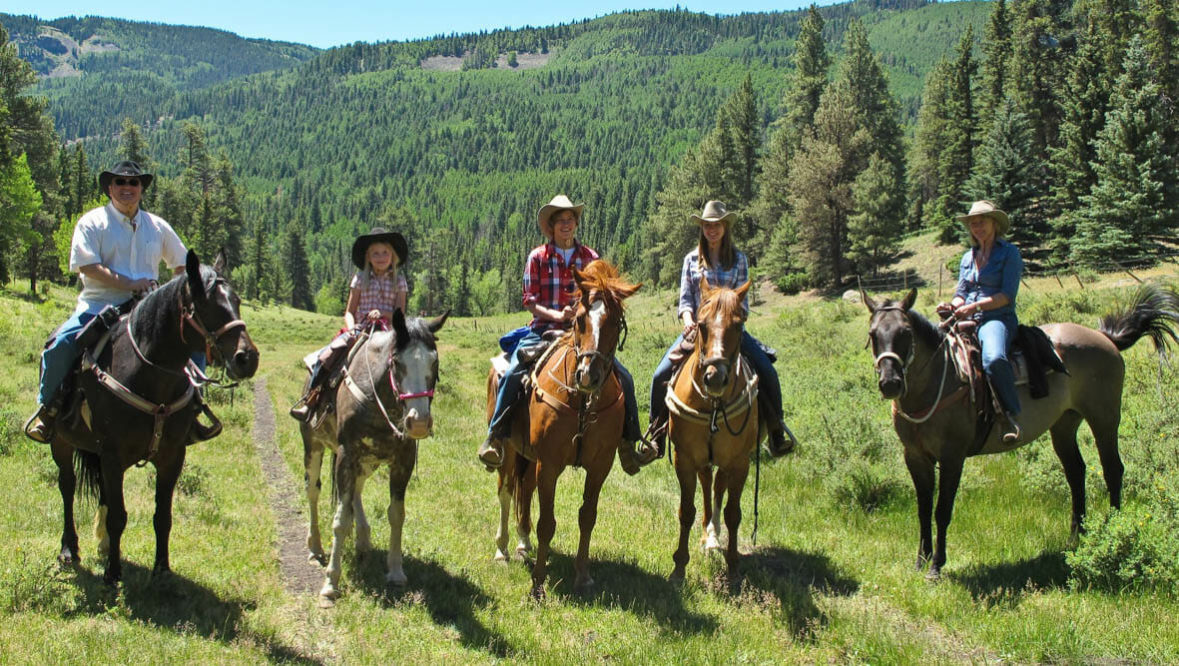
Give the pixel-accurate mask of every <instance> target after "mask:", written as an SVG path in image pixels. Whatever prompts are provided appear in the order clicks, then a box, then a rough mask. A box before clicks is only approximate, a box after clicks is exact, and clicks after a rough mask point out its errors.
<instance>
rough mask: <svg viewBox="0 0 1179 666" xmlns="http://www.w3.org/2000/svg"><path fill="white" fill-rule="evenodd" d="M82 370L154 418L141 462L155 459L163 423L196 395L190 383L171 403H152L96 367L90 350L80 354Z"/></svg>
mask: <svg viewBox="0 0 1179 666" xmlns="http://www.w3.org/2000/svg"><path fill="white" fill-rule="evenodd" d="M100 348H101V346H100ZM82 370H83V371H89V372H93V373H94V377H95V378H96V379H97V380H98V383H99V384H101V385H102V386H103V387H104V388H106V389H107V390H108V391H110V392H111V393H112V394H114V396H115V397H116V398H118V399H120V400H122V401H123V402H125V403H126V404H128V405H130V406H132V407H134V408H135V409H138V410H139V411H141V412H143V413H145V414H151V415H152V416H153V417H154V418H155V422H154V423H153V425H152V435H151V442H150V443H149V444H148V447H147V455H146V456H144V458H143V459H142V460H143V462H147V461H150V460H152V459H153V458H155V455H156V453H158V452H159V450H160V439H162V438H163V435H164V423H165V422H166V421H167V420H168V417H169V416H172V415H173V414H175V413H176V412H178V411H180V410H182V409H184V408H185V407H187V406H188V403H190V402H192V399H193V397H194V396H196V394H197V393H196V388H195V387H193V385H192V383H191V382H190V383H189V384H188V388H187V389H186V390H185V391H184V395H181V396H180V397H179V398H177V399H176V400H173V401H172V402H171V403H168V404H158V403H154V402H152V401H150V400H148V399H147V398H144V397H143V396H140V395H138V394H137V393H135V392H133V391H132V390H131V389H129V388H127V387H126V386H125V385H123V383H122V382H120V381H119V380H117V379H115V378H114V377H112V376H111V375H110V374H109V373H107V372H106V371H105V370H103V369H102V368H100V367H98V364H97V363H96V362H95V360H94V355H93V354H92V353H91V352H90V350H86V351H85V352H83V353H82Z"/></svg>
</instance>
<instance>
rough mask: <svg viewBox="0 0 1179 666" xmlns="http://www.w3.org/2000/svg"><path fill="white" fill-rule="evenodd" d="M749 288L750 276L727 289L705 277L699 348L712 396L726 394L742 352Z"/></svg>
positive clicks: (697, 342) (706, 385) (699, 316)
mask: <svg viewBox="0 0 1179 666" xmlns="http://www.w3.org/2000/svg"><path fill="white" fill-rule="evenodd" d="M748 291H749V281H748V280H746V281H745V284H743V285H741V286H740V287H738V288H736V289H727V288H725V287H713V286H712V285H710V284H708V278H707V277H704V278H701V281H700V297H701V302H700V309H699V311H698V317H697V320H696V329H697V331H698V332H697V338H696V350H697V353H698V354H699V355H700V367H701V368H702V369H703V371H704V377H703V380H704V390H705V391H707V392H708V395H709V396H710V397H713V398H719V397H720V396H721V395H723V394H724V392H725V389H726V388H728V385H729V380H730V377H731V376H732V375H733V372H732V371H733V367H734V366H735V365H736V363H737V357H738V355H739V354H740V353H741V335H742V333H743V332H744V330H745V318H746V314H745V308H744V307H743V306H742V303H744V300H745V293H746V292H748Z"/></svg>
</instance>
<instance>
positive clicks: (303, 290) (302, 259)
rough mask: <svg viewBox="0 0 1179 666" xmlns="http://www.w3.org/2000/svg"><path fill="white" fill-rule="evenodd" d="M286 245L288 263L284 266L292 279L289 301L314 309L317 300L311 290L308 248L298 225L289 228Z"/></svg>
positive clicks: (294, 306) (284, 254) (306, 308)
mask: <svg viewBox="0 0 1179 666" xmlns="http://www.w3.org/2000/svg"><path fill="white" fill-rule="evenodd" d="M284 245H285V247H284V248H283V256H284V257H286V265H285V266H284V267H283V268H284V269H285V271H286V276H287V279H288V280H290V298H289V300H288V301H287V302H288V303H289V304H290V306H291V307H293V308H299V309H300V310H314V309H315V300H314V298H313V297H312V291H311V282H310V270H309V269H310V267H309V266H308V263H307V249H306V248H305V247H304V245H303V234H302V232H301V231H299V227H298V225H295V224H292V225H290V226H289V227H288V228H287V236H286V243H284Z"/></svg>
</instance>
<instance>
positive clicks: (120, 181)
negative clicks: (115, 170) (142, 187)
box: [115, 178, 139, 187]
mask: <svg viewBox="0 0 1179 666" xmlns="http://www.w3.org/2000/svg"><path fill="white" fill-rule="evenodd" d="M115 185H118V186H119V187H126V186H130V187H139V179H138V178H116V179H115Z"/></svg>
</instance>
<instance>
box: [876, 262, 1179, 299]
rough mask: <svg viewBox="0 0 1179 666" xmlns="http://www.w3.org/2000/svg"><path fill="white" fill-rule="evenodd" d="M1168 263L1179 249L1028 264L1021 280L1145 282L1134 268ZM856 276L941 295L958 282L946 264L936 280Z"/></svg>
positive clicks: (884, 287)
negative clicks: (1121, 277) (1121, 276)
mask: <svg viewBox="0 0 1179 666" xmlns="http://www.w3.org/2000/svg"><path fill="white" fill-rule="evenodd" d="M1166 263H1170V264H1175V265H1176V266H1177V267H1179V251H1172V252H1165V253H1162V254H1158V253H1155V254H1142V255H1136V256H1130V257H1124V258H1122V259H1118V260H1116V261H1115V260H1109V261H1106V262H1102V263H1097V264H1084V265H1080V264H1073V263H1071V262H1066V263H1054V264H1048V265H1045V266H1043V267H1037V268H1029V267H1027V266H1025V267H1024V271H1023V280H1022V283H1023V286H1024V287H1027V288H1029V289H1030V288H1031V286H1030V285H1029V284H1028V279H1029V278H1056V282H1057V283H1058V284H1059V285H1060V287H1061V288H1064V287H1065V285H1066V284H1068V283H1070V282H1075V283H1076V284H1077V285H1078V286H1079V287H1080V288H1081V289H1085V288H1086V286H1085V285H1086V284H1091V283H1093V282H1095V281H1096V279H1097V277H1098V276H1100V275H1109V274H1112V273H1125V274H1126V275H1128V276H1130V277H1131V278H1133V279H1134V280H1135V281H1137V282H1139V283H1142V282H1143V279H1142V278H1141V277H1140V276H1139V275H1137V274H1136V273H1135V271H1142V270H1143V269H1148V268H1154V267H1156V266H1159V265H1161V264H1166ZM856 279H857V280H858V282H859V285H860V286H861V287H863V288H864V289H866V290H868V291H880V292H883V291H903V290H907V289H909V288H911V287H932V286H934V285H935V284H936V287H937V290H938V296H939V297H940V296H941V295H942V293H943V291H945V290H947V289H953V288H954V287H955V285H957V283H958V275H957V272H954V271H950V270H949V269H948V268H946V267H945V266H940V267H938V275H937V280H936V282H933V281H931V280H929V279H927V277H923V276H922V275H921V274H920V273H918V272H917V269H915V268H908V269H905V270H904V271H901V272H900V273H895V272H894V273H888V274H886V275H879V276H862V275H858V276H856Z"/></svg>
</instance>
